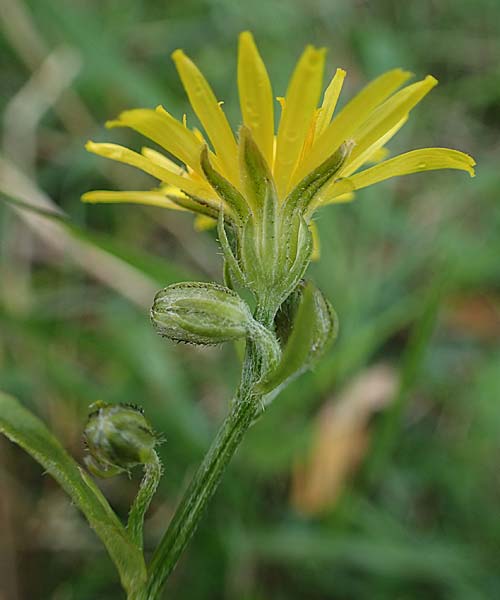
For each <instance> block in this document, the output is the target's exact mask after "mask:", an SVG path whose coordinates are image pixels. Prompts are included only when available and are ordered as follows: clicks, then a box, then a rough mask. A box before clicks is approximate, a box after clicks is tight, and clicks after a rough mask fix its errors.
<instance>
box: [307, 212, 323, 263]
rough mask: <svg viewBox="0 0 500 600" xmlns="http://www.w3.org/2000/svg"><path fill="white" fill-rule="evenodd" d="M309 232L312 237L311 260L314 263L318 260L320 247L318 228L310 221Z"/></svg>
mask: <svg viewBox="0 0 500 600" xmlns="http://www.w3.org/2000/svg"><path fill="white" fill-rule="evenodd" d="M309 231H310V232H311V237H312V252H311V260H313V261H316V260H319V258H320V256H321V245H320V237H319V231H318V227H317V225H316V223H315V222H314V221H311V223H309Z"/></svg>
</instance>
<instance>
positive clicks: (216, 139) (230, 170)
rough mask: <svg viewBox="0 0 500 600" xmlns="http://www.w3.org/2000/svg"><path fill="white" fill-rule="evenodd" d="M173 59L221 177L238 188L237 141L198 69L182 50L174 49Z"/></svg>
mask: <svg viewBox="0 0 500 600" xmlns="http://www.w3.org/2000/svg"><path fill="white" fill-rule="evenodd" d="M172 58H173V60H174V63H175V66H176V67H177V71H178V72H179V76H180V78H181V81H182V84H183V86H184V88H185V90H186V93H187V95H188V98H189V102H190V103H191V106H192V107H193V110H194V112H195V113H196V115H197V116H198V118H199V119H200V121H201V124H202V125H203V127H204V129H205V131H206V132H207V135H208V137H209V138H210V141H211V142H212V144H213V146H214V149H215V152H216V154H217V156H218V157H219V159H220V162H221V165H222V167H223V170H224V175H225V176H226V177H227V178H228V179H229V180H230V181H231V182H232V183H233V184H234V185H236V186H237V185H238V183H239V177H238V161H237V156H238V151H237V146H236V141H235V139H234V135H233V132H232V130H231V127H230V125H229V123H228V121H227V119H226V115H225V114H224V111H223V110H222V108H221V106H220V103H219V102H218V101H217V98H216V97H215V94H214V93H213V91H212V88H211V87H210V85H209V84H208V82H207V80H206V79H205V77H203V75H202V74H201V72H200V70H199V69H198V67H197V66H196V65H195V64H194V63H193V62H192V61H191V60H190V59H189V58H188V57H187V56H186V55H185V54H184V52H183V51H182V50H176V51H175V52H174V53H173V54H172Z"/></svg>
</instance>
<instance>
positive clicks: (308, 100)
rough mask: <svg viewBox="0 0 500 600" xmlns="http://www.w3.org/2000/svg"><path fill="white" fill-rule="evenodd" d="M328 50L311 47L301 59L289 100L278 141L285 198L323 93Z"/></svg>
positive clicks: (277, 174)
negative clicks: (324, 68) (322, 86)
mask: <svg viewBox="0 0 500 600" xmlns="http://www.w3.org/2000/svg"><path fill="white" fill-rule="evenodd" d="M324 62H325V50H324V49H320V50H317V49H316V48H313V47H312V46H308V47H307V48H306V49H305V51H304V53H303V54H302V56H301V57H300V60H299V62H298V63H297V66H296V67H295V71H294V72H293V75H292V78H291V80H290V84H289V86H288V90H287V93H286V97H285V107H284V109H283V112H282V114H281V119H280V124H279V128H278V137H277V142H276V158H275V162H274V178H275V181H276V188H277V190H278V195H279V196H280V197H284V195H285V193H286V191H287V187H288V182H289V180H290V177H291V175H292V173H293V170H294V168H295V165H296V162H297V159H298V158H299V156H300V152H301V150H302V145H303V143H304V140H305V137H306V134H307V131H308V129H309V126H310V123H311V119H312V117H313V115H314V112H315V111H316V107H317V105H318V99H319V96H320V94H321V85H322V81H323V67H324Z"/></svg>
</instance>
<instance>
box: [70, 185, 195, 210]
mask: <svg viewBox="0 0 500 600" xmlns="http://www.w3.org/2000/svg"><path fill="white" fill-rule="evenodd" d="M82 201H83V202H89V203H91V204H95V203H100V202H104V203H123V204H146V205H148V206H160V207H162V208H172V209H174V210H185V209H184V208H181V207H180V206H177V204H175V202H172V201H171V200H169V199H168V198H167V197H166V196H164V195H163V194H162V193H161V192H149V191H148V192H144V191H140V190H138V191H127V192H113V191H107V190H96V191H94V192H87V193H86V194H83V196H82Z"/></svg>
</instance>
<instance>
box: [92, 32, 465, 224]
mask: <svg viewBox="0 0 500 600" xmlns="http://www.w3.org/2000/svg"><path fill="white" fill-rule="evenodd" d="M172 57H173V60H174V62H175V65H176V67H177V70H178V72H179V75H180V78H181V80H182V83H183V85H184V88H185V90H186V92H187V95H188V97H189V101H190V103H191V106H192V108H193V110H194V112H195V113H196V115H197V116H198V118H199V120H200V122H201V124H202V126H203V129H204V131H205V135H206V138H207V139H206V138H205V136H204V134H202V133H201V132H200V131H198V130H190V129H188V128H187V126H186V122H185V119H184V120H183V121H182V122H181V121H178V120H177V119H175V118H174V117H173V116H172V115H170V114H169V113H168V112H167V111H166V110H165V109H164V108H163V107H161V106H159V107H157V108H156V109H154V110H152V109H135V110H128V111H125V112H123V113H121V114H120V115H119V117H118V118H117V119H116V120H114V121H110V122H108V123H107V126H108V127H109V128H114V127H129V128H131V129H134V130H135V131H137V132H139V133H141V134H142V135H144V136H145V137H147V138H149V139H150V140H152V141H153V142H155V143H156V144H158V145H159V146H161V147H162V148H163V149H164V150H165V151H166V152H167V153H168V154H169V155H171V156H172V157H175V158H176V159H177V160H178V161H179V162H180V163H182V164H183V165H184V166H179V164H177V163H176V162H174V161H173V160H171V159H170V158H168V157H167V156H165V155H164V154H162V153H160V152H157V151H156V150H153V149H151V148H147V147H145V148H143V149H142V151H141V153H138V152H134V151H132V150H130V149H128V148H125V147H122V146H119V145H117V144H109V143H95V142H91V141H89V142H88V143H87V146H86V147H87V149H88V150H89V151H91V152H94V153H96V154H99V155H101V156H105V157H107V158H111V159H113V160H117V161H119V162H123V163H126V164H128V165H132V166H134V167H138V168H139V169H142V170H143V171H144V172H146V173H149V174H150V175H152V176H153V177H156V178H157V179H158V180H159V181H160V182H161V185H160V187H159V188H157V189H154V190H152V191H125V192H123V191H119V192H118V191H117V192H115V191H93V192H88V193H86V194H84V195H83V198H82V199H83V200H84V201H85V202H132V203H140V204H149V205H153V206H163V207H167V208H174V209H187V210H191V211H193V212H196V213H198V215H201V219H199V220H198V221H197V224H198V227H200V228H202V227H203V226H204V225H205V224H206V223H207V217H208V220H211V218H217V216H218V214H219V212H220V209H221V208H222V209H223V210H224V213H225V217H226V218H227V219H229V220H230V219H231V218H232V217H234V212H235V209H234V206H230V205H229V204H228V203H227V202H226V199H225V198H224V194H222V195H221V193H220V190H218V189H216V188H217V186H216V185H215V186H214V180H213V178H210V177H207V172H206V169H205V168H203V165H202V162H201V160H200V157H201V155H202V151H203V149H204V148H207V147H208V148H210V149H209V150H208V154H207V157H206V159H207V165H210V167H213V169H214V170H215V171H216V172H217V173H218V174H219V175H220V176H221V177H222V178H224V180H225V181H226V182H228V183H229V184H230V185H231V186H232V187H234V190H235V191H237V192H240V193H241V194H242V195H243V197H244V198H245V201H246V203H247V204H249V205H250V209H251V208H252V207H251V201H250V200H249V199H248V196H247V194H246V193H245V181H244V179H245V173H244V172H243V171H242V168H241V154H242V148H241V146H242V139H243V138H244V137H245V136H243V135H241V133H240V136H239V140H237V139H236V137H235V135H234V133H233V131H232V129H231V126H230V125H229V122H228V120H227V118H226V116H225V114H224V111H223V109H222V106H221V105H222V103H221V102H219V101H218V100H217V97H216V96H215V94H214V92H213V91H212V88H211V87H210V85H209V84H208V82H207V81H206V79H205V78H204V76H203V75H202V73H201V72H200V71H199V69H198V68H197V67H196V65H195V64H194V63H193V62H192V61H191V60H190V59H189V58H188V57H187V56H186V55H185V54H184V52H183V51H182V50H176V51H175V52H174V53H173V55H172ZM324 61H325V50H324V49H316V48H314V47H312V46H308V47H307V48H306V49H305V50H304V52H303V54H302V56H301V57H300V59H299V61H298V63H297V66H296V67H295V70H294V72H293V74H292V77H291V79H290V82H289V84H288V89H287V92H286V96H285V97H284V98H278V100H279V103H280V105H281V116H280V119H279V126H278V130H277V132H275V127H274V122H275V116H274V111H275V106H277V105H276V103H275V99H274V96H273V90H272V87H271V82H270V80H269V76H268V73H267V70H266V67H265V65H264V62H263V61H262V58H261V56H260V54H259V52H258V50H257V47H256V45H255V42H254V40H253V37H252V35H251V33H249V32H243V33H241V34H240V38H239V49H238V89H239V96H240V105H241V113H242V121H243V124H244V126H245V128H246V131H248V132H249V134H250V136H251V137H252V138H253V140H254V141H255V144H256V145H257V147H258V148H259V150H260V152H261V154H262V156H263V157H264V159H265V161H266V163H267V166H268V168H269V171H270V172H271V173H272V177H273V179H274V183H275V189H276V192H277V199H278V202H279V203H284V202H286V199H287V197H289V196H290V195H291V193H292V192H293V190H294V189H297V186H299V185H300V184H301V182H303V181H304V180H305V179H306V178H307V177H308V175H311V174H312V173H314V172H315V170H317V169H318V168H319V167H320V166H321V165H322V164H324V163H325V161H327V160H328V159H329V157H332V155H334V154H335V152H336V151H339V149H343V160H342V164H341V165H340V168H338V169H337V170H336V171H335V172H333V174H331V176H330V177H328V178H327V180H326V181H322V182H321V185H320V186H317V190H315V192H314V195H313V197H312V198H311V199H310V200H309V202H308V205H307V210H306V211H305V214H306V215H307V216H308V217H310V215H311V214H312V212H313V211H314V210H315V209H316V208H318V207H320V206H322V205H325V204H329V203H332V202H343V201H347V200H350V199H352V197H353V191H354V190H358V189H360V188H364V187H366V186H369V185H372V184H374V183H378V182H379V181H383V180H384V179H388V178H390V177H396V176H399V175H406V174H409V173H415V172H419V171H430V170H434V169H461V170H464V171H467V172H468V173H469V174H470V175H471V176H473V175H474V168H473V167H474V164H475V161H474V159H473V158H472V157H470V156H468V155H467V154H464V153H462V152H459V151H457V150H450V149H448V148H422V149H419V150H412V151H411V152H406V153H404V154H401V155H399V156H395V157H394V158H390V159H389V160H385V161H383V162H380V163H379V164H376V165H375V166H371V167H369V168H365V169H363V170H360V169H362V167H364V166H365V165H367V164H373V163H374V162H377V161H378V160H380V159H381V158H383V157H384V156H385V155H386V154H387V152H386V150H385V144H386V143H387V142H388V141H389V140H390V139H391V138H392V137H393V136H394V135H395V134H396V133H397V131H398V130H399V129H400V128H401V127H402V125H404V123H405V122H406V120H407V119H408V116H409V113H410V111H411V109H412V108H413V107H414V106H415V105H416V104H418V102H420V100H422V99H423V98H424V96H425V95H426V94H427V93H428V92H429V91H430V90H431V89H432V88H433V87H434V86H435V85H436V83H437V81H436V79H435V78H434V77H432V76H430V75H428V76H427V77H425V79H423V80H422V81H418V82H416V83H413V84H411V85H406V86H405V87H402V88H401V86H403V84H405V82H406V81H407V80H408V79H409V78H410V76H411V74H410V73H409V72H407V71H403V70H401V69H394V70H392V71H389V72H387V73H385V74H383V75H381V76H380V77H378V78H377V79H375V80H374V81H372V82H371V83H370V84H369V85H367V86H366V87H365V88H364V89H363V90H362V91H361V92H360V93H359V94H358V95H357V96H355V97H354V98H353V99H352V100H351V101H350V102H348V103H347V104H346V105H345V106H344V108H343V109H342V110H340V111H339V112H338V113H337V114H336V113H335V109H336V105H337V101H338V98H339V96H340V93H341V90H342V84H343V81H344V78H345V75H346V73H345V71H343V70H342V69H337V71H336V72H335V74H334V76H333V78H332V80H331V82H330V83H329V85H328V87H327V88H326V90H325V92H324V94H323V98H322V99H321V91H322V86H323V71H324ZM400 88H401V89H400ZM308 221H309V219H308Z"/></svg>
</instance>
